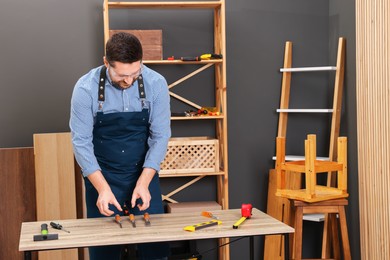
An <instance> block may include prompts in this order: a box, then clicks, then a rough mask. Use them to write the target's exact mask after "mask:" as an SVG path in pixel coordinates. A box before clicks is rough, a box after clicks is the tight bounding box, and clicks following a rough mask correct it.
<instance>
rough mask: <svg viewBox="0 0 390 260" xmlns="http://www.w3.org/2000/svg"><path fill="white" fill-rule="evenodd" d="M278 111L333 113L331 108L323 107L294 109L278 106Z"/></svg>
mask: <svg viewBox="0 0 390 260" xmlns="http://www.w3.org/2000/svg"><path fill="white" fill-rule="evenodd" d="M276 112H278V113H333V109H331V108H324V109H321V108H320V109H316V108H313V109H294V108H283V109H282V108H280V109H276Z"/></svg>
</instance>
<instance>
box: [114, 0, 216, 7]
mask: <svg viewBox="0 0 390 260" xmlns="http://www.w3.org/2000/svg"><path fill="white" fill-rule="evenodd" d="M221 5H222V3H221V1H207V2H206V1H191V2H108V7H109V8H159V9H163V8H166V9H176V8H190V9H191V8H192V9H200V8H201V9H207V8H219V7H221Z"/></svg>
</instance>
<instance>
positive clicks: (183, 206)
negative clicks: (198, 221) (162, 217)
mask: <svg viewBox="0 0 390 260" xmlns="http://www.w3.org/2000/svg"><path fill="white" fill-rule="evenodd" d="M221 209H222V208H221V205H219V204H218V203H217V202H215V201H200V202H180V203H168V206H167V212H168V213H181V212H199V214H200V213H201V212H202V211H212V210H221Z"/></svg>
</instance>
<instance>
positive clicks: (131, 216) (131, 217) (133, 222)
mask: <svg viewBox="0 0 390 260" xmlns="http://www.w3.org/2000/svg"><path fill="white" fill-rule="evenodd" d="M129 219H130V222H131V224H132V225H133V227H136V225H135V217H134V215H133V214H130V215H129Z"/></svg>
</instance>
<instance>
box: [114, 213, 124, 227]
mask: <svg viewBox="0 0 390 260" xmlns="http://www.w3.org/2000/svg"><path fill="white" fill-rule="evenodd" d="M115 222H116V223H118V224H119V226H120V227H121V228H122V221H121V216H119V214H116V215H115Z"/></svg>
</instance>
